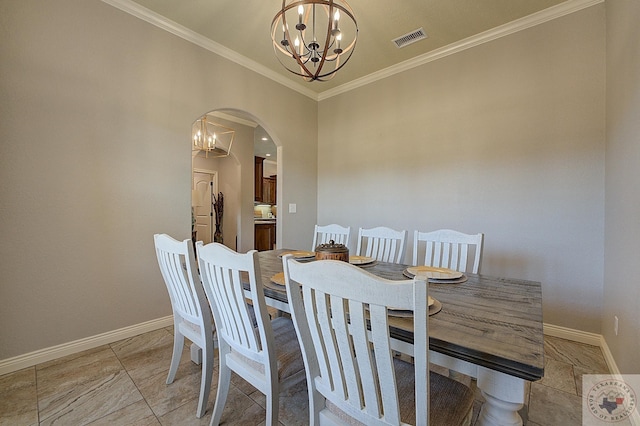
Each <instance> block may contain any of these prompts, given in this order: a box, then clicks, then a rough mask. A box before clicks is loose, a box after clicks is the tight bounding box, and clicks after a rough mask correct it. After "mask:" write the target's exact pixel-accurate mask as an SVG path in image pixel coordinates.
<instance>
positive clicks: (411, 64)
mask: <svg viewBox="0 0 640 426" xmlns="http://www.w3.org/2000/svg"><path fill="white" fill-rule="evenodd" d="M102 1H103V2H104V3H107V4H109V5H111V6H113V7H115V8H117V9H120V10H122V11H124V12H126V13H129V14H130V15H133V16H135V17H137V18H139V19H142V20H143V21H145V22H148V23H150V24H152V25H155V26H156V27H158V28H161V29H163V30H165V31H168V32H170V33H171V34H174V35H176V36H178V37H180V38H182V39H184V40H187V41H189V42H191V43H193V44H195V45H197V46H200V47H202V48H204V49H206V50H208V51H210V52H213V53H215V54H217V55H220V56H222V57H224V58H226V59H228V60H230V61H232V62H235V63H237V64H238V65H241V66H243V67H245V68H248V69H250V70H251V71H254V72H256V73H258V74H260V75H262V76H264V77H266V78H269V79H271V80H273V81H275V82H276V83H279V84H282V85H283V86H286V87H288V88H289V89H292V90H295V91H296V92H298V93H300V94H302V95H304V96H307V97H309V98H311V99H313V100H315V101H322V100H325V99H329V98H331V97H333V96H337V95H339V94H342V93H345V92H348V91H350V90H354V89H357V88H358V87H362V86H365V85H367V84H371V83H373V82H376V81H378V80H382V79H383V78H387V77H390V76H392V75H395V74H398V73H401V72H404V71H407V70H410V69H412V68H415V67H418V66H420V65H424V64H426V63H429V62H432V61H435V60H438V59H441V58H444V57H446V56H449V55H453V54H455V53H458V52H462V51H464V50H466V49H470V48H472V47H475V46H478V45H480V44H484V43H488V42H490V41H493V40H496V39H499V38H501V37H505V36H508V35H510V34H513V33H516V32H518V31H522V30H525V29H527V28H531V27H534V26H536V25H540V24H543V23H545V22H548V21H551V20H553V19H556V18H560V17H562V16H565V15H569V14H571V13H574V12H578V11H580V10H582V9H586V8H588V7H591V6H594V5H596V4H600V3H603V2H604V0H567V1H565V2H564V3H560V4H558V5H555V6H552V7H549V8H547V9H544V10H541V11H540V12H537V13H534V14H532V15H529V16H525V17H524V18H521V19H517V20H515V21H512V22H509V23H507V24H504V25H501V26H499V27H496V28H492V29H490V30H487V31H485V32H482V33H480V34H476V35H474V36H471V37H468V38H466V39H463V40H460V41H458V42H456V43H451V44H449V45H447V46H443V47H441V48H439V49H436V50H433V51H431V52H428V53H425V54H424V55H420V56H417V57H415V58H411V59H408V60H406V61H404V62H400V63H398V64H396V65H392V66H390V67H387V68H385V69H382V70H380V71H376V72H374V73H371V74H369V75H366V76H364V77H361V78H358V79H356V80H353V81H350V82H348V83H345V84H342V85H340V86H337V87H334V88H332V89H328V90H325V91H323V92H321V93H319V94H318V93H316V92H314V91H312V90H309V89H308V88H307V87H305V86H303V85H301V84H297V83H295V82H293V81H291V80H289V79H287V78H286V77H284V76H282V75H281V74H278V73H277V72H275V71H273V70H271V69H269V68H267V67H265V66H264V65H261V64H259V63H257V62H256V61H254V60H252V59H249V58H247V57H246V56H243V55H240V54H239V53H237V52H235V51H233V50H231V49H229V48H227V47H225V46H223V45H221V44H219V43H216V42H215V41H213V40H210V39H208V38H206V37H204V36H202V35H200V34H198V33H196V32H194V31H192V30H190V29H188V28H186V27H184V26H182V25H180V24H178V23H176V22H174V21H171V20H169V19H167V18H165V17H164V16H162V15H160V14H158V13H156V12H153V11H152V10H150V9H147V8H146V7H143V6H141V5H139V4H137V3H135V2H133V1H131V0H102Z"/></svg>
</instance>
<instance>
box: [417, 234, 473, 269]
mask: <svg viewBox="0 0 640 426" xmlns="http://www.w3.org/2000/svg"><path fill="white" fill-rule="evenodd" d="M483 241H484V234H482V233H480V234H464V233H462V232H458V231H454V230H451V229H440V230H437V231H432V232H420V231H415V232H414V237H413V264H414V265H418V264H419V263H418V262H419V259H420V256H419V253H420V250H421V247H422V246H423V244H422V243H424V263H422V264H424V265H427V266H435V267H442V268H449V269H453V270H455V271H460V272H471V273H474V274H478V273H480V266H481V264H482V249H483Z"/></svg>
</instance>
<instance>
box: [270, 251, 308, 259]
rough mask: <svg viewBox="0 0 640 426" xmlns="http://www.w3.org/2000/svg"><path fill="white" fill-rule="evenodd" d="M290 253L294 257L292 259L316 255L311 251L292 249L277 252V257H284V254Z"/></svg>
mask: <svg viewBox="0 0 640 426" xmlns="http://www.w3.org/2000/svg"><path fill="white" fill-rule="evenodd" d="M287 254H290V255H292V256H293V257H294V259H308V258H311V257H316V253H315V252H313V251H302V250H294V251H285V252H282V254H279V255H278V257H284V256H285V255H287Z"/></svg>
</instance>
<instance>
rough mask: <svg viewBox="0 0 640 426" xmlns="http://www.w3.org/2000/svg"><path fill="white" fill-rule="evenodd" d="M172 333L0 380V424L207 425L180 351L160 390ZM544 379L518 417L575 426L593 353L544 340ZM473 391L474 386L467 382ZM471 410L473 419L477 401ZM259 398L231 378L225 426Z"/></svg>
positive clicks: (192, 373)
mask: <svg viewBox="0 0 640 426" xmlns="http://www.w3.org/2000/svg"><path fill="white" fill-rule="evenodd" d="M172 333H173V329H172V328H167V329H160V330H156V331H152V332H149V333H145V334H142V335H139V336H135V337H132V338H129V339H125V340H121V341H118V342H116V343H113V344H110V345H105V346H101V347H98V348H95V349H92V350H89V351H85V352H81V353H78V354H74V355H70V356H67V357H64V358H60V359H56V360H54V361H50V362H46V363H43V364H38V365H36V366H35V367H30V368H26V369H24V370H20V371H16V372H14V373H10V374H6V375H4V376H0V425H11V426H16V425H25V426H31V425H86V424H90V425H107V424H110V425H111V424H114V425H201V424H202V425H208V424H209V421H210V420H211V411H212V409H213V402H214V399H215V392H216V385H217V368H216V371H215V372H214V378H213V383H212V389H211V395H210V397H209V404H208V408H207V413H206V415H205V416H204V417H203V418H202V419H197V418H196V417H195V412H196V403H197V399H198V392H199V383H200V367H199V366H197V365H195V364H193V363H191V361H190V358H189V350H188V347H186V346H185V350H184V352H183V356H182V360H181V365H180V367H179V369H178V373H177V375H176V380H175V381H174V383H173V384H171V385H166V384H165V380H166V376H167V372H168V369H169V363H170V360H171V349H172V344H173V334H172ZM545 359H546V366H545V377H544V378H543V379H542V380H540V381H538V382H535V383H532V384H531V386H530V389H529V396H528V404H527V405H526V406H525V408H523V409H522V410H521V416H522V418H523V420H524V422H525V424H528V425H540V426H545V425H549V426H556V425H563V426H568V425H580V424H581V407H582V400H581V387H582V386H581V376H582V374H595V373H607V372H608V368H607V365H606V363H605V360H604V357H603V355H602V352H601V351H600V349H599V348H598V347H595V346H589V345H585V344H581V343H575V342H570V341H567V340H563V339H559V338H554V337H546V338H545ZM460 380H466V381H467V383H469V384H470V385H471V386H472V387H475V382H472V381H470V380H469V379H468V378H467V377H463V378H461V379H460ZM476 393H477V395H478V397H477V398H476V403H475V406H474V411H475V413H474V422H475V421H476V419H477V416H478V413H479V410H480V407H481V406H482V401H483V400H482V396H481V395H480V394H479V392H477V391H476ZM264 404H265V398H264V396H263V395H262V394H261V393H260V392H258V391H256V390H255V389H253V388H252V386H251V385H249V384H248V383H247V382H245V381H244V380H242V379H240V378H239V377H237V376H235V377H234V379H233V382H232V389H231V391H230V394H229V399H228V401H227V405H226V407H225V410H224V414H223V415H222V422H223V423H224V424H227V425H260V424H264V416H265V411H264V408H263V406H264ZM306 406H307V392H306V383H305V382H304V381H303V382H302V383H300V384H299V385H297V386H295V387H293V388H291V389H289V390H288V391H285V392H283V393H282V394H281V395H280V423H281V424H282V425H283V426H289V425H305V424H307V423H308V419H307V415H308V414H307V408H306Z"/></svg>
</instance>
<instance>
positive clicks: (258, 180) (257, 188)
mask: <svg viewBox="0 0 640 426" xmlns="http://www.w3.org/2000/svg"><path fill="white" fill-rule="evenodd" d="M254 159H255V167H254V170H253V177H254V193H255V198H254V199H255V200H256V201H259V202H262V174H263V165H262V162H263V161H264V158H262V157H254Z"/></svg>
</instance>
